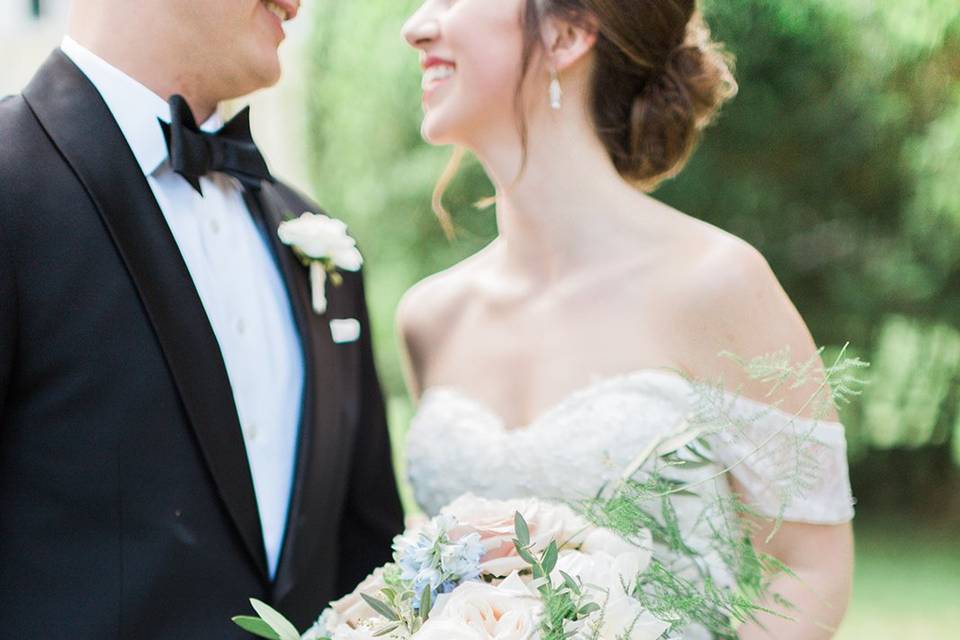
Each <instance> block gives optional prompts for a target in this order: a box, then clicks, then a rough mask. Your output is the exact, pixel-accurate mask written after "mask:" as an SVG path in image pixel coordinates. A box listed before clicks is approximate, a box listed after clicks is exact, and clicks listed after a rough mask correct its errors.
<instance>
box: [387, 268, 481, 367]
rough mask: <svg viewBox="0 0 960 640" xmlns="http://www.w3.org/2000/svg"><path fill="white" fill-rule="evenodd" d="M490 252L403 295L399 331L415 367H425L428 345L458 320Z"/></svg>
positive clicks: (437, 275) (442, 273) (438, 339)
mask: <svg viewBox="0 0 960 640" xmlns="http://www.w3.org/2000/svg"><path fill="white" fill-rule="evenodd" d="M488 251H489V249H485V250H483V251H481V252H479V253H477V254H475V255H473V256H471V257H469V258H467V259H465V260H462V261H460V262H458V263H457V264H455V265H453V266H452V267H450V268H448V269H445V270H443V271H440V272H438V273H435V274H433V275H431V276H429V277H427V278H425V279H423V280H421V281H420V282H418V283H417V284H415V285H414V286H413V287H411V288H410V289H409V290H407V292H406V293H404V294H403V297H402V298H401V300H400V303H399V305H398V306H397V313H396V326H397V333H398V334H399V336H400V339H401V340H402V342H403V346H404V347H405V348H406V351H407V355H408V358H409V359H410V363H411V365H412V366H413V368H414V369H415V370H418V371H419V370H420V369H421V368H422V367H421V363H422V362H423V361H424V360H425V358H426V356H427V353H426V351H427V348H428V346H429V345H434V344H437V343H438V342H440V341H441V340H442V337H443V334H444V333H445V332H446V331H447V330H449V327H451V326H452V325H453V324H454V323H455V321H456V317H457V315H458V314H459V313H460V312H461V310H462V309H463V307H464V304H465V303H466V302H467V301H468V300H469V298H470V295H471V294H470V292H471V291H472V289H473V287H472V283H473V282H475V281H476V278H477V276H478V274H479V273H481V272H482V270H483V269H484V265H485V264H486V263H487V261H488V260H487V253H488Z"/></svg>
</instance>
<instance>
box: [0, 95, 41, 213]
mask: <svg viewBox="0 0 960 640" xmlns="http://www.w3.org/2000/svg"><path fill="white" fill-rule="evenodd" d="M45 139H46V136H45V134H44V132H43V129H42V128H41V127H40V124H39V123H38V122H37V119H36V117H35V116H34V115H33V111H32V110H31V109H30V106H29V105H28V104H27V102H26V101H25V100H24V99H23V97H22V96H19V95H15V96H5V97H2V98H0V212H2V213H3V217H4V218H5V219H6V218H8V217H9V216H10V215H12V214H13V213H14V212H15V211H16V210H17V209H19V207H18V206H17V204H18V202H21V201H22V200H23V197H26V194H27V193H28V192H29V190H30V189H31V188H35V187H36V183H37V181H38V180H39V178H38V176H37V172H38V169H37V167H38V166H42V165H43V164H44V163H43V162H41V161H40V160H41V158H42V153H43V150H44V149H45V148H46V147H45V146H44V144H43V142H44V140H45Z"/></svg>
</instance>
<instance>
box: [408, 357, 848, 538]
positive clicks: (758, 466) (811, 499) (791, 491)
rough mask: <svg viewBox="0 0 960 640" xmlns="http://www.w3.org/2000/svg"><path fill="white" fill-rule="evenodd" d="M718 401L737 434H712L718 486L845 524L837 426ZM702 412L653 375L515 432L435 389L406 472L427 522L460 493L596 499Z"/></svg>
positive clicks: (761, 504) (417, 420) (616, 381)
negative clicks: (657, 442)
mask: <svg viewBox="0 0 960 640" xmlns="http://www.w3.org/2000/svg"><path fill="white" fill-rule="evenodd" d="M723 395H724V399H725V402H724V405H725V406H726V411H727V413H726V414H725V415H726V416H727V419H726V421H727V422H730V421H732V422H733V423H734V426H732V427H731V426H729V425H725V427H726V428H724V429H722V430H720V431H718V432H716V433H713V434H711V435H710V436H708V440H709V442H710V444H711V447H710V450H711V451H712V452H713V456H714V458H715V460H714V461H715V463H716V464H715V465H713V466H714V468H713V469H712V470H708V473H709V474H715V473H716V472H718V471H720V470H722V469H723V468H727V467H730V468H731V469H730V474H725V475H721V476H720V478H726V479H727V480H726V481H725V484H726V482H728V481H729V479H728V476H732V477H733V478H734V479H736V481H737V483H738V485H739V486H740V488H741V489H742V493H743V498H744V499H745V501H746V502H747V503H748V504H751V505H752V506H754V507H755V508H757V509H758V510H760V511H761V512H763V513H765V514H766V515H769V516H777V515H781V516H782V517H783V519H784V520H788V521H802V522H810V523H820V524H829V523H841V522H846V521H849V520H850V519H852V518H853V499H852V496H851V491H850V481H849V476H848V470H847V460H846V440H845V437H844V432H843V426H842V425H841V424H839V423H836V422H825V421H815V420H810V419H803V418H797V417H796V416H793V415H792V414H789V413H786V412H784V411H781V410H779V409H776V408H774V407H771V406H769V405H765V404H762V403H759V402H755V401H752V400H749V399H747V398H744V397H742V396H737V395H734V394H729V393H727V394H723ZM698 412H700V414H702V407H698V399H697V397H696V394H695V393H694V388H693V386H692V383H691V382H689V381H688V380H687V379H685V378H683V377H682V376H680V375H678V374H674V373H671V372H668V371H661V370H652V369H651V370H643V371H637V372H634V373H630V374H626V375H623V376H618V377H614V378H607V379H603V380H600V381H598V382H596V383H594V384H592V385H590V386H588V387H586V388H584V389H581V390H579V391H576V392H574V393H572V394H570V395H569V396H568V397H567V398H566V399H564V400H563V401H561V402H560V403H558V404H556V405H555V406H553V407H552V408H551V409H549V410H548V411H546V412H545V413H543V414H542V415H540V416H539V417H538V418H536V419H535V420H534V421H533V422H531V423H530V424H529V425H527V426H525V427H523V428H518V429H509V428H507V426H506V425H505V424H504V422H503V420H502V419H501V418H500V417H499V416H497V415H496V413H494V412H493V411H492V410H491V409H490V408H489V407H487V406H485V405H484V404H483V403H481V402H478V401H477V400H474V399H472V398H470V397H469V396H468V395H466V394H464V393H463V392H461V391H458V390H457V389H454V388H451V387H433V388H431V389H428V390H427V391H426V392H425V393H424V395H423V398H422V400H421V403H420V407H419V410H418V411H417V414H416V415H415V416H414V419H413V422H412V424H411V427H410V432H409V435H408V441H407V448H406V451H407V459H408V465H407V468H408V473H409V476H410V480H411V482H412V484H413V488H414V493H415V496H416V499H417V501H418V503H419V504H420V506H421V508H423V510H424V511H425V512H427V513H428V514H435V513H437V512H438V511H439V510H440V508H441V507H443V506H444V505H445V504H447V503H449V502H451V501H452V500H454V499H455V498H457V497H458V496H460V495H462V494H464V493H467V492H471V493H473V494H476V495H479V496H483V497H488V498H515V497H525V496H535V497H540V498H553V499H559V500H576V499H580V498H584V497H589V496H593V495H595V494H596V493H597V491H598V490H600V488H601V487H602V486H604V484H605V483H607V482H609V481H611V480H614V479H616V478H617V477H619V476H620V474H622V473H623V471H624V470H625V469H626V468H627V467H628V466H629V465H630V463H631V462H632V461H633V460H634V458H635V457H636V455H637V454H638V453H639V452H641V451H643V449H644V448H645V447H647V446H649V444H650V443H651V442H652V441H653V440H654V439H655V438H657V437H660V436H662V435H663V434H664V433H666V432H671V431H673V430H675V429H677V427H678V426H679V425H682V424H683V423H684V422H685V421H689V420H691V419H692V417H693V416H694V415H695V414H698ZM791 469H796V473H791V472H790V471H791ZM727 490H729V487H727Z"/></svg>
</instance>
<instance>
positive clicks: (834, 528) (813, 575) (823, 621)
mask: <svg viewBox="0 0 960 640" xmlns="http://www.w3.org/2000/svg"><path fill="white" fill-rule="evenodd" d="M767 534H768V531H764V532H761V533H759V534H758V535H757V536H756V537H755V538H754V544H755V545H756V547H757V549H758V550H760V551H763V552H765V553H769V554H770V555H773V556H774V557H776V558H777V559H779V560H780V561H781V562H783V563H784V564H785V565H787V566H788V567H790V570H791V571H793V573H794V574H796V576H795V577H793V576H788V575H782V576H780V577H779V578H777V579H776V580H774V582H773V584H772V586H771V589H770V594H771V596H772V594H776V595H777V596H779V597H781V598H782V599H784V600H786V601H787V602H789V603H790V605H791V607H792V609H791V610H786V611H784V608H783V607H782V606H781V605H778V604H777V603H775V602H772V601H771V600H770V598H768V600H767V601H766V602H763V603H761V604H764V605H767V606H769V607H770V608H771V609H774V610H776V611H779V612H782V613H785V614H786V615H788V616H790V617H791V618H793V619H792V620H788V619H784V618H782V617H779V616H775V615H772V614H765V613H761V614H760V615H758V616H757V622H751V623H748V624H745V625H743V626H742V627H741V628H740V630H739V633H738V635H739V637H740V639H741V640H760V639H763V640H768V639H770V638H775V639H776V640H828V639H829V638H832V637H833V636H834V634H835V633H836V631H837V627H838V626H839V625H840V622H841V621H842V620H843V616H844V613H845V612H846V610H847V605H848V604H849V601H850V592H851V586H852V573H853V532H852V527H851V525H850V523H845V524H838V525H820V524H804V523H799V522H784V523H782V525H781V527H780V529H779V531H777V533H776V535H775V536H774V537H773V539H772V540H771V541H770V542H769V543H765V539H766V537H767Z"/></svg>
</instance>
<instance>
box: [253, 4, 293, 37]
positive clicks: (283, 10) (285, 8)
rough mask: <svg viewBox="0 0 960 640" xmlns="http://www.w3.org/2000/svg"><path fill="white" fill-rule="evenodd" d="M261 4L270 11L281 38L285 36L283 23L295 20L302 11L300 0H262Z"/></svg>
mask: <svg viewBox="0 0 960 640" xmlns="http://www.w3.org/2000/svg"><path fill="white" fill-rule="evenodd" d="M260 4H261V5H263V7H264V8H265V9H266V10H267V12H269V13H270V15H271V16H272V19H273V21H274V23H275V25H276V27H277V32H278V33H279V37H280V39H281V40H283V38H284V37H285V34H284V31H283V23H284V22H287V21H289V20H293V19H294V18H295V17H297V13H298V12H299V11H300V0H260Z"/></svg>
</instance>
